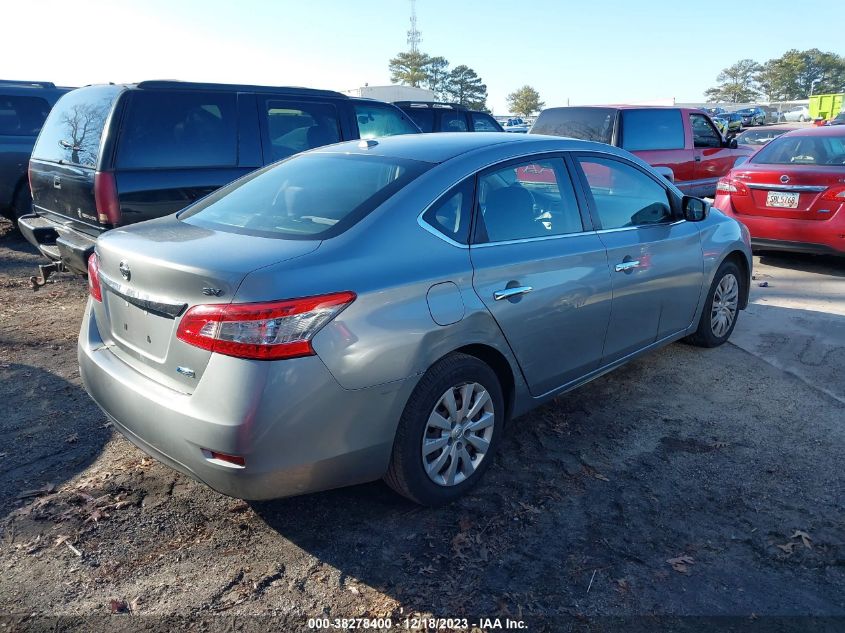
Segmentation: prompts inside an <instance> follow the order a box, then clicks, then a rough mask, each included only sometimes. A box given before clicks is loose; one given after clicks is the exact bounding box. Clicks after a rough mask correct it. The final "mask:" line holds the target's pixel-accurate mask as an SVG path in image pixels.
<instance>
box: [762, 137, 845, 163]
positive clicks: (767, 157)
mask: <svg viewBox="0 0 845 633" xmlns="http://www.w3.org/2000/svg"><path fill="white" fill-rule="evenodd" d="M750 162H752V163H759V164H763V165H820V166H825V167H831V166H836V167H842V166H845V136H841V137H840V136H780V137H778V138H776V139H774V140H773V141H772V142H771V143H769V144H768V145H766V146H764V147H763V148H762V149H761V150H760V151H758V152H757V153H756V154H754V156H752V157H751V159H750Z"/></svg>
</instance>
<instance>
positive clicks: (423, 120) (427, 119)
mask: <svg viewBox="0 0 845 633" xmlns="http://www.w3.org/2000/svg"><path fill="white" fill-rule="evenodd" d="M404 112H405V114H407V115H408V116H409V117H411V120H412V121H413V122H414V123H416V124H417V127H418V128H420V129H421V130H422V131H423V132H434V110H432V109H431V108H408V109H407V110H404Z"/></svg>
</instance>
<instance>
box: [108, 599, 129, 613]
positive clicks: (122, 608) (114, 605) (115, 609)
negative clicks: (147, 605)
mask: <svg viewBox="0 0 845 633" xmlns="http://www.w3.org/2000/svg"><path fill="white" fill-rule="evenodd" d="M109 609H111V612H112V613H129V605H128V604H126V602H125V601H123V600H115V599H114V598H112V599H111V600H110V601H109Z"/></svg>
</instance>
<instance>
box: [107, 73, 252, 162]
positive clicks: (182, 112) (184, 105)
mask: <svg viewBox="0 0 845 633" xmlns="http://www.w3.org/2000/svg"><path fill="white" fill-rule="evenodd" d="M236 98H237V97H236V95H235V93H233V92H232V93H213V92H193V91H191V92H188V91H184V92H173V91H171V92H164V91H152V90H137V91H133V92H132V94H131V97H130V101H129V104H128V107H127V111H126V115H125V117H124V124H123V126H122V131H121V135H120V139H119V140H118V151H117V166H118V167H120V168H123V169H155V168H168V167H169V168H179V167H233V166H235V165H236V164H237V162H238V124H237V105H236Z"/></svg>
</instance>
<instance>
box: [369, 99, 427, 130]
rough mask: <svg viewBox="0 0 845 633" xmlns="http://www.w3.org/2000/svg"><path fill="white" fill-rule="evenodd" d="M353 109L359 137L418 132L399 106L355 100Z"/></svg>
mask: <svg viewBox="0 0 845 633" xmlns="http://www.w3.org/2000/svg"><path fill="white" fill-rule="evenodd" d="M354 110H355V120H356V121H357V122H358V133H359V135H360V136H361V138H376V137H379V136H395V135H396V134H418V133H419V130H418V129H417V128H416V127H415V126H414V124H413V123H411V122H410V121H409V120H408V119H407V118H406V117H405V115H404V114H403V112H402V110H400V109H399V108H394V107H393V106H389V105H382V104H379V103H360V102H356V103H355V105H354Z"/></svg>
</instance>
